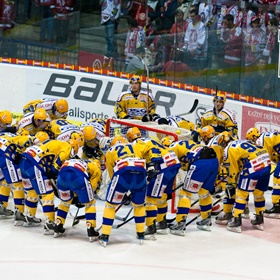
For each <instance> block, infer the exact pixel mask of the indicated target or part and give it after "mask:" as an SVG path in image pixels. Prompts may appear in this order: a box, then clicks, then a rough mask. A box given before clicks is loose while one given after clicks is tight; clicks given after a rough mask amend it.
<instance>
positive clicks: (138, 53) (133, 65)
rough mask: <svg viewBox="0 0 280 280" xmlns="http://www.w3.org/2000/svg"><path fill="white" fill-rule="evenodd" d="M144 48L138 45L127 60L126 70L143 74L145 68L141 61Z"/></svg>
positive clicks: (143, 55)
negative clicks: (133, 53)
mask: <svg viewBox="0 0 280 280" xmlns="http://www.w3.org/2000/svg"><path fill="white" fill-rule="evenodd" d="M144 57H145V48H143V47H140V48H137V49H136V50H135V55H133V57H132V58H131V60H130V61H129V63H128V65H127V67H126V72H128V73H130V74H137V75H145V72H146V69H145V65H144V63H143V59H144Z"/></svg>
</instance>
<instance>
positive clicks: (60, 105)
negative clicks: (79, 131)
mask: <svg viewBox="0 0 280 280" xmlns="http://www.w3.org/2000/svg"><path fill="white" fill-rule="evenodd" d="M68 109H69V108H68V102H67V100H66V99H58V100H57V101H56V102H55V115H56V116H57V117H61V118H63V117H67V114H68Z"/></svg>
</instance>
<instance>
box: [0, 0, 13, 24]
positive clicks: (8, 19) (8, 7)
mask: <svg viewBox="0 0 280 280" xmlns="http://www.w3.org/2000/svg"><path fill="white" fill-rule="evenodd" d="M15 18H16V11H15V6H14V1H9V0H8V1H7V0H6V1H1V2H0V29H1V28H3V29H8V28H13V27H14V22H15Z"/></svg>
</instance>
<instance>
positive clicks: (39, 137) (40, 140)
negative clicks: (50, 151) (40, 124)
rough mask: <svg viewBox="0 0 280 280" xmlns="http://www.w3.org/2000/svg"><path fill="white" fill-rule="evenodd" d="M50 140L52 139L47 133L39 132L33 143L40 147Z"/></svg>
mask: <svg viewBox="0 0 280 280" xmlns="http://www.w3.org/2000/svg"><path fill="white" fill-rule="evenodd" d="M49 139H50V137H49V135H48V133H47V132H45V131H39V132H37V133H36V134H35V137H34V140H33V142H34V145H38V144H40V143H43V142H45V141H46V140H49Z"/></svg>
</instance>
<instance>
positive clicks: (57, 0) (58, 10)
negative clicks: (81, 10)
mask: <svg viewBox="0 0 280 280" xmlns="http://www.w3.org/2000/svg"><path fill="white" fill-rule="evenodd" d="M74 6H75V0H51V5H50V9H51V12H52V14H54V15H55V16H56V17H57V18H59V19H67V18H68V15H69V14H70V13H72V12H73V11H74Z"/></svg>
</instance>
